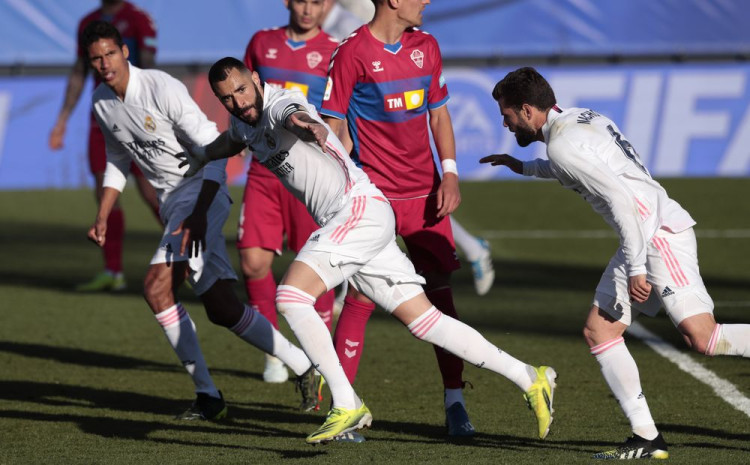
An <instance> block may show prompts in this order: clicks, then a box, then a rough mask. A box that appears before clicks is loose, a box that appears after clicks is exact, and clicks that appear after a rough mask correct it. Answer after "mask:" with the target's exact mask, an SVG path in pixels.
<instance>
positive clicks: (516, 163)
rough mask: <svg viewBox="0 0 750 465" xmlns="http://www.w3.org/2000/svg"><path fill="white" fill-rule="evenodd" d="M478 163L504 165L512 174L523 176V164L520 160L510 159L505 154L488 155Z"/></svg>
mask: <svg viewBox="0 0 750 465" xmlns="http://www.w3.org/2000/svg"><path fill="white" fill-rule="evenodd" d="M479 163H489V164H491V165H492V166H498V165H505V166H507V167H508V168H510V169H511V170H512V171H513V172H515V173H518V174H523V163H522V162H521V160H519V159H517V158H515V157H511V156H510V155H508V154H506V153H501V154H494V155H488V156H486V157H482V158H480V159H479Z"/></svg>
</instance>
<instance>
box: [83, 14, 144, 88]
mask: <svg viewBox="0 0 750 465" xmlns="http://www.w3.org/2000/svg"><path fill="white" fill-rule="evenodd" d="M97 20H101V21H107V22H108V23H112V24H113V25H114V26H115V27H116V28H117V30H118V31H120V35H121V36H122V41H123V43H124V44H125V45H127V46H128V50H129V51H130V56H129V57H128V61H130V63H132V64H133V65H135V66H138V67H141V66H142V63H141V61H140V58H141V51H143V50H146V51H150V52H151V53H154V54H156V24H155V23H154V21H153V20H152V19H151V16H149V14H148V13H146V12H145V11H143V10H141V9H140V8H138V7H137V6H135V5H133V4H132V3H130V2H123V4H122V7H121V8H120V9H119V10H118V11H117V12H116V13H115V14H114V15H105V14H103V13H102V10H101V8H99V9H97V10H94V11H92V12H91V13H89V14H88V15H86V16H84V18H83V19H82V20H81V22H80V23H79V24H78V56H80V57H83V58H85V57H86V51H85V50H83V48H82V47H81V33H82V32H83V30H84V29H85V28H86V26H88V25H89V24H90V23H91V22H93V21H97ZM94 80H95V83H96V84H97V85H98V84H99V82H100V81H99V78H98V77H96V76H94Z"/></svg>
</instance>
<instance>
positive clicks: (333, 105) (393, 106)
mask: <svg viewBox="0 0 750 465" xmlns="http://www.w3.org/2000/svg"><path fill="white" fill-rule="evenodd" d="M374 3H375V17H374V18H373V20H372V22H371V23H369V24H367V25H364V26H362V27H361V28H359V29H357V30H356V31H355V32H354V33H353V34H352V35H350V36H349V37H348V38H347V39H346V40H345V41H344V42H342V43H341V45H340V46H339V47H338V48H337V49H336V51H335V52H334V55H333V57H332V59H331V68H330V70H329V78H328V87H327V89H326V94H325V96H324V98H323V109H322V110H321V115H323V117H324V118H325V120H326V122H327V123H328V124H330V126H331V128H332V129H333V130H334V132H335V133H336V134H338V135H340V136H342V135H346V134H347V128H346V127H345V126H344V120H346V123H347V125H348V135H349V136H351V139H352V141H353V150H352V152H351V156H352V157H353V158H354V160H355V162H356V163H357V164H358V165H360V166H362V168H363V169H364V170H365V172H366V173H367V174H368V175H369V177H370V179H371V180H372V182H373V183H374V184H375V185H376V186H378V188H379V189H380V190H381V191H383V193H384V194H385V196H386V198H388V200H389V202H390V203H391V206H392V207H393V210H394V213H395V215H396V232H397V234H399V235H400V236H401V237H402V238H403V240H404V243H405V245H406V248H407V249H408V252H409V257H410V258H411V260H412V262H413V263H414V265H415V266H416V269H417V271H418V272H419V273H420V274H422V275H423V276H424V277H425V279H426V280H427V284H426V287H425V290H426V293H427V297H428V298H429V300H430V301H431V302H433V303H434V304H435V306H436V307H437V308H439V309H440V310H441V311H442V312H444V313H445V314H446V315H449V316H451V317H453V318H458V316H457V313H456V309H455V306H454V303H453V294H452V290H451V286H450V277H451V273H452V272H453V271H454V270H456V269H458V267H459V262H458V258H457V257H456V250H455V245H454V237H453V232H452V230H451V223H450V221H449V219H448V218H447V217H448V215H450V213H452V212H453V211H454V210H455V209H456V208H457V207H458V204H459V203H460V201H461V194H460V192H459V188H458V171H457V169H456V159H455V158H456V154H455V141H454V139H453V127H452V125H451V119H450V114H449V113H448V108H447V106H446V103H447V101H448V89H447V87H446V85H445V80H444V78H443V74H442V59H441V56H440V49H439V47H438V44H437V41H436V40H435V38H434V37H432V36H430V35H429V34H427V33H425V32H422V31H420V30H418V29H416V28H415V26H419V25H421V24H422V11H423V10H424V7H425V4H427V3H429V2H428V1H426V0H404V1H400V2H393V1H386V0H375V1H374ZM428 113H429V115H430V119H429V124H428V122H427V114H428ZM428 128H429V129H428ZM428 131H431V132H432V135H433V138H434V140H435V146H436V147H437V151H438V156H439V158H440V160H441V164H442V168H443V177H442V180H441V178H440V174H439V172H438V170H437V167H436V166H435V162H434V161H433V154H432V150H431V149H430V139H429V133H428ZM342 140H343V139H342ZM488 262H489V263H490V264H491V261H490V260H488ZM373 308H374V305H373V304H372V301H370V300H369V299H367V298H365V297H364V296H362V295H361V294H357V293H356V292H350V295H349V296H347V298H346V301H345V304H344V310H343V311H342V317H341V319H340V320H339V323H338V325H337V328H336V337H335V338H336V341H337V351H338V353H339V357H340V358H341V361H342V364H343V365H344V369H345V371H346V372H347V375H348V376H349V379H350V380H353V379H354V376H355V375H356V372H357V366H358V364H359V359H360V357H361V353H362V345H363V344H364V332H365V324H366V323H367V320H368V318H369V317H370V315H371V314H372V310H373ZM347 315H348V316H347ZM352 351H356V354H355V355H354V356H353V357H348V356H347V355H346V353H347V352H349V353H352ZM435 353H436V356H437V359H438V365H439V367H440V373H441V375H442V378H443V385H444V388H445V397H444V404H445V409H446V426H447V429H448V434H449V435H451V436H472V435H473V434H474V427H473V426H472V424H471V422H470V421H469V416H468V414H467V413H466V407H465V403H464V398H463V393H462V389H463V386H464V381H463V379H462V373H463V362H462V361H461V359H460V358H458V357H455V356H454V355H452V354H449V353H446V352H445V351H443V350H441V349H440V348H439V347H436V348H435Z"/></svg>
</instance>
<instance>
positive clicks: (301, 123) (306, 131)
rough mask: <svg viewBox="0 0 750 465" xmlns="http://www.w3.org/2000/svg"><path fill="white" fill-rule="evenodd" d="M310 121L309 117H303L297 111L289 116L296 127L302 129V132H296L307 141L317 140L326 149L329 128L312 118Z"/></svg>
mask: <svg viewBox="0 0 750 465" xmlns="http://www.w3.org/2000/svg"><path fill="white" fill-rule="evenodd" d="M309 119H310V120H309V121H308V118H305V119H302V118H300V117H299V116H298V115H297V114H296V113H292V114H291V115H290V116H289V121H290V122H291V123H292V124H293V125H294V126H296V127H298V128H300V129H302V132H299V131H297V132H296V134H297V135H298V136H299V138H300V139H302V140H303V141H305V142H315V143H316V144H318V145H319V146H320V148H321V149H322V150H323V151H324V152H325V151H326V140H328V129H327V128H326V127H325V126H324V125H322V124H320V123H318V122H317V121H314V120H312V119H311V118H309Z"/></svg>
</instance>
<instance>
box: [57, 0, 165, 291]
mask: <svg viewBox="0 0 750 465" xmlns="http://www.w3.org/2000/svg"><path fill="white" fill-rule="evenodd" d="M96 20H103V21H108V22H110V23H112V24H114V25H115V26H116V27H117V28H119V30H120V34H121V35H122V37H123V41H124V42H125V43H127V45H128V49H129V50H130V58H129V59H130V61H131V62H132V63H133V64H134V65H136V66H139V67H142V68H153V67H154V56H155V55H156V27H155V26H154V22H153V21H152V20H151V18H150V17H149V15H148V14H147V13H146V12H145V11H143V10H141V9H139V8H137V7H136V6H133V4H131V3H130V2H124V1H122V0H102V6H101V8H99V9H97V10H95V11H93V12H91V13H89V14H88V15H86V16H85V17H84V18H83V19H82V20H81V22H80V24H79V25H78V35H77V37H78V40H79V44H78V58H77V59H76V62H75V64H74V65H73V68H72V70H71V72H70V76H69V77H68V85H67V88H66V90H65V101H64V102H63V107H62V109H61V110H60V114H59V115H58V117H57V121H56V122H55V126H54V127H53V128H52V132H51V133H50V137H49V146H50V148H52V149H53V150H59V149H61V148H62V146H63V139H64V137H65V130H66V127H67V123H68V118H70V114H71V113H72V112H73V109H74V108H75V106H76V103H77V102H78V99H79V98H80V96H81V92H82V91H83V85H84V82H85V80H86V75H87V74H88V70H89V66H88V63H87V60H86V51H85V50H84V49H83V47H82V46H81V44H80V37H81V33H82V32H83V29H84V28H85V27H86V26H87V25H88V24H90V23H91V22H92V21H96ZM94 80H95V85H99V82H100V81H99V78H98V76H94ZM88 152H89V168H90V169H91V173H92V174H93V175H94V182H95V189H96V190H95V193H96V199H97V201H100V200H101V197H102V189H103V188H102V181H103V179H104V168H105V166H106V164H107V155H106V153H105V149H104V136H103V135H102V132H101V130H100V129H99V126H98V125H97V124H96V120H95V119H94V115H93V113H92V114H91V123H90V127H89V142H88ZM131 173H133V175H134V176H135V179H136V183H137V186H138V191H139V192H140V194H141V196H142V197H143V199H144V200H145V201H146V203H147V204H148V205H149V206H150V207H151V209H152V210H153V211H154V213H155V214H156V216H157V218H158V216H159V204H158V201H157V199H156V192H155V191H154V188H153V187H151V184H149V182H148V180H147V179H145V178H144V177H143V174H141V171H140V170H139V169H138V167H137V166H136V165H135V164H133V165H132V166H131ZM107 231H108V236H109V237H108V238H107V239H108V240H107V243H106V245H104V246H103V247H102V252H103V253H104V271H103V272H101V273H99V274H97V275H96V276H95V277H94V279H93V280H91V281H89V282H87V283H84V284H81V285H80V286H78V287H76V289H77V290H78V291H82V292H91V291H122V290H124V289H125V287H126V283H125V276H124V275H123V273H122V239H123V235H124V232H125V216H124V214H123V211H122V209H121V208H120V205H119V203H116V204H115V206H114V207H113V209H112V213H111V214H110V215H109V220H108V224H107Z"/></svg>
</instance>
